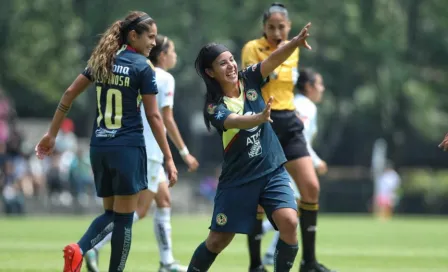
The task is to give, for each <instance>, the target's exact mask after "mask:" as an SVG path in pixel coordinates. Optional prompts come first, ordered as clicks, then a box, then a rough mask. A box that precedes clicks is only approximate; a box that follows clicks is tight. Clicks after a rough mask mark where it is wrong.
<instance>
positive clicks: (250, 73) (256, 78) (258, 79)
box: [242, 62, 266, 87]
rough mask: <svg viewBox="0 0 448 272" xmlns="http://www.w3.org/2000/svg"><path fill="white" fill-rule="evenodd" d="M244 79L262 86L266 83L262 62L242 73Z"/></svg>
mask: <svg viewBox="0 0 448 272" xmlns="http://www.w3.org/2000/svg"><path fill="white" fill-rule="evenodd" d="M242 74H243V77H244V78H246V80H247V81H248V83H250V84H253V85H257V86H260V87H261V86H262V85H264V84H265V83H266V82H265V80H264V79H263V77H262V75H261V62H259V63H256V64H253V65H251V66H249V67H247V68H245V69H244V70H243V71H242Z"/></svg>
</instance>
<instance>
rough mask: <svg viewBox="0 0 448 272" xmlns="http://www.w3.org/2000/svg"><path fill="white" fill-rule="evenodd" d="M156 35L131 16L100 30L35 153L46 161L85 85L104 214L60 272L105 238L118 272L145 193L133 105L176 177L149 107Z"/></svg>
mask: <svg viewBox="0 0 448 272" xmlns="http://www.w3.org/2000/svg"><path fill="white" fill-rule="evenodd" d="M156 35H157V26H156V24H155V22H154V20H153V19H152V18H151V17H149V16H148V15H147V14H146V13H144V12H131V13H130V14H129V15H128V16H127V17H126V18H125V19H124V20H119V21H117V22H115V23H114V24H113V25H112V26H110V27H109V29H107V30H106V32H105V33H104V35H103V36H102V38H101V39H100V41H99V43H98V45H97V46H96V48H95V49H94V51H93V52H92V55H91V57H90V59H89V61H88V65H87V68H86V69H85V71H84V72H83V73H82V74H81V75H79V76H78V77H77V78H76V79H75V81H74V82H73V83H72V85H71V86H70V87H69V88H68V89H67V90H66V91H65V93H64V95H63V96H62V98H61V101H60V103H59V105H58V107H57V110H56V112H55V114H54V117H53V120H52V122H51V125H50V128H49V130H48V132H47V133H46V134H45V135H44V136H43V138H42V139H41V140H40V142H39V143H38V144H37V146H36V154H37V156H38V157H39V158H40V159H42V158H43V157H44V156H49V155H51V153H52V151H53V148H54V144H55V138H56V135H57V133H58V131H59V128H60V126H61V122H62V120H63V119H64V117H65V115H66V113H67V112H68V110H69V109H70V106H71V105H72V103H73V101H74V100H75V99H76V97H77V96H78V95H79V94H80V93H82V92H83V91H84V90H85V89H87V87H88V86H89V85H90V84H91V83H92V82H93V83H95V86H96V94H97V114H96V118H95V120H94V124H93V133H92V137H91V142H90V160H91V164H92V170H93V174H94V179H95V187H96V190H97V195H98V197H101V198H103V206H104V210H105V212H104V213H103V214H102V215H100V216H98V217H97V218H96V219H95V220H93V222H92V224H91V225H90V227H89V228H88V229H87V231H86V233H85V234H84V235H83V236H82V238H81V239H80V240H79V241H78V242H77V243H73V244H69V245H67V246H66V247H65V248H64V259H65V264H64V270H63V271H64V272H79V271H81V266H82V261H83V255H84V254H85V253H86V252H87V251H88V250H90V249H91V248H92V247H94V246H95V244H96V243H98V242H99V241H101V240H102V239H103V238H104V236H106V235H107V234H108V233H110V232H112V239H111V247H112V252H111V256H110V263H109V271H123V270H124V268H125V264H126V260H127V257H128V254H129V251H130V247H131V240H132V219H133V215H134V211H135V210H136V208H137V201H138V197H139V193H140V191H142V190H144V189H146V188H147V182H146V150H145V142H144V138H143V124H142V118H141V115H140V104H141V102H142V101H143V104H144V105H145V112H146V117H147V119H148V121H149V123H150V125H151V128H152V130H153V132H154V136H155V138H156V140H157V143H158V144H159V146H160V148H161V150H162V152H163V155H164V159H165V168H166V170H167V173H168V178H169V180H170V185H171V186H172V185H174V184H175V183H176V181H177V170H176V167H175V165H174V162H173V159H172V155H171V152H170V149H169V146H168V143H167V140H166V135H165V131H164V126H163V122H162V118H161V116H160V113H159V111H158V107H157V100H156V94H157V86H156V81H155V73H154V70H153V67H152V64H151V63H150V62H149V61H148V60H147V56H148V55H149V52H150V50H151V48H152V47H153V46H155V38H156Z"/></svg>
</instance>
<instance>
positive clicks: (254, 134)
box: [207, 63, 286, 187]
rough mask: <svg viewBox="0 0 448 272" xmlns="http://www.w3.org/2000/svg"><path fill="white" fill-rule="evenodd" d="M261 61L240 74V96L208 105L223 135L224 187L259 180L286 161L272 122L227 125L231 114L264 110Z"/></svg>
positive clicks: (208, 109)
mask: <svg viewBox="0 0 448 272" xmlns="http://www.w3.org/2000/svg"><path fill="white" fill-rule="evenodd" d="M260 67H261V65H260V63H258V64H255V65H253V66H250V67H248V68H246V69H244V70H243V71H242V72H241V73H240V79H239V86H240V97H238V98H229V97H224V98H223V99H222V102H221V103H218V104H210V105H208V107H207V117H208V120H210V122H211V123H212V125H213V126H214V127H215V128H216V129H217V130H218V132H219V134H220V135H221V138H222V146H223V150H224V163H223V166H222V172H221V176H220V177H219V182H220V185H219V186H222V187H233V186H238V185H241V184H244V183H247V182H250V181H253V180H256V179H259V178H261V177H263V176H265V175H267V174H269V173H271V172H273V171H274V170H276V169H277V168H279V167H280V166H282V165H283V164H284V163H285V162H286V158H285V155H284V153H283V149H282V147H281V145H280V142H279V141H278V138H277V136H276V135H275V133H274V131H273V130H272V127H271V124H270V123H269V122H266V123H263V124H261V125H259V126H257V127H254V128H250V129H245V130H244V129H228V130H226V129H225V128H224V121H225V120H226V118H227V117H228V116H229V115H230V114H231V113H236V114H239V115H252V114H257V113H260V112H262V111H263V110H264V108H265V106H266V104H265V102H264V100H263V97H262V95H261V85H262V84H263V82H264V80H263V78H262V76H261V72H260Z"/></svg>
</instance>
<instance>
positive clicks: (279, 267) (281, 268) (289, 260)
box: [274, 239, 299, 272]
mask: <svg viewBox="0 0 448 272" xmlns="http://www.w3.org/2000/svg"><path fill="white" fill-rule="evenodd" d="M297 251H299V246H298V245H297V244H295V245H288V244H287V243H285V242H283V240H282V239H278V242H277V248H276V249H275V254H274V271H276V272H286V271H289V270H291V268H292V266H293V265H294V260H295V258H296V255H297Z"/></svg>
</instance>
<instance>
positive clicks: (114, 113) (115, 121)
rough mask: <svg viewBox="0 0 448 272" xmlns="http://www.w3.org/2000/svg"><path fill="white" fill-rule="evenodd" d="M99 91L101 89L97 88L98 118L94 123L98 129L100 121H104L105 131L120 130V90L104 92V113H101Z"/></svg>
mask: <svg viewBox="0 0 448 272" xmlns="http://www.w3.org/2000/svg"><path fill="white" fill-rule="evenodd" d="M101 91H102V89H101V87H100V86H97V87H96V98H97V99H96V100H97V103H98V118H97V119H96V123H97V125H98V127H99V126H100V124H101V120H103V119H104V124H105V125H106V128H107V129H119V128H121V119H122V118H123V102H122V95H121V92H120V90H117V89H107V90H106V107H105V110H104V113H103V112H102V111H101ZM112 117H113V118H112Z"/></svg>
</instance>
